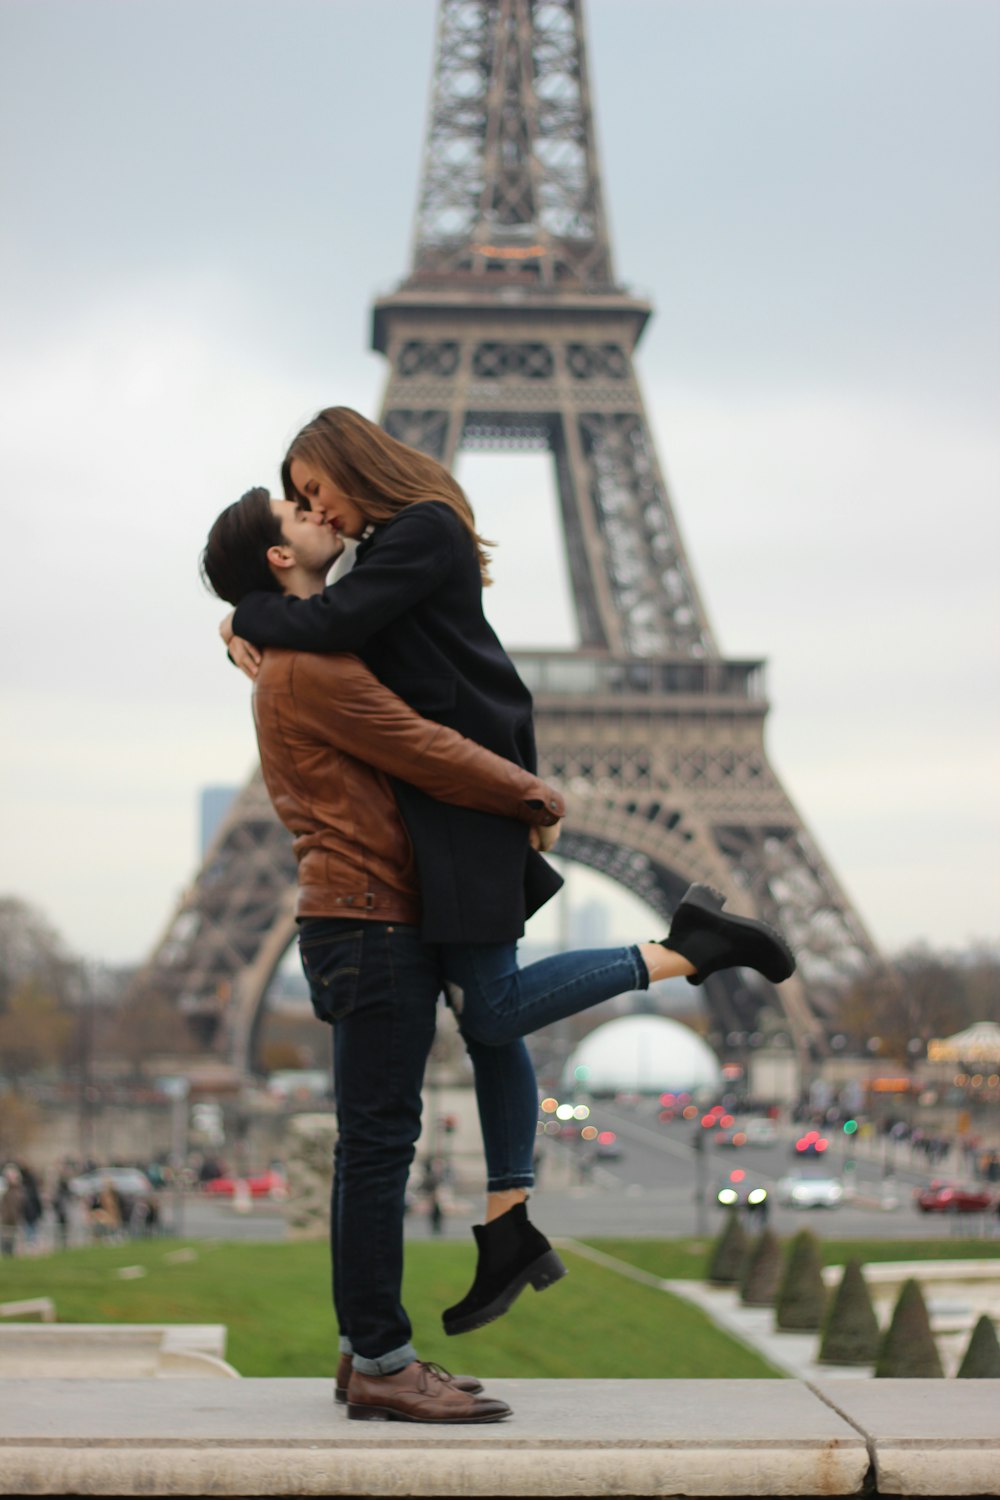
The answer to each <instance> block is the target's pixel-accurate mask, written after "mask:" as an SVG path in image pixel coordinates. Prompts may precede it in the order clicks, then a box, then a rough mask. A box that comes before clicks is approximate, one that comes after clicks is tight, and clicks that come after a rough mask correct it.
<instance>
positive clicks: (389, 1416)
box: [347, 1401, 512, 1427]
mask: <svg viewBox="0 0 1000 1500" xmlns="http://www.w3.org/2000/svg"><path fill="white" fill-rule="evenodd" d="M347 1415H348V1417H349V1419H350V1420H351V1421H352V1422H423V1423H434V1424H436V1425H437V1426H439V1427H440V1426H443V1425H445V1424H446V1423H462V1424H465V1423H469V1422H503V1421H505V1420H506V1419H507V1417H509V1416H511V1415H512V1413H511V1412H510V1411H509V1410H508V1411H499V1412H490V1414H489V1416H486V1417H458V1416H455V1417H411V1416H409V1415H407V1413H405V1412H401V1411H395V1410H394V1409H393V1408H392V1407H391V1406H356V1405H355V1404H354V1403H352V1402H350V1401H348V1403H347Z"/></svg>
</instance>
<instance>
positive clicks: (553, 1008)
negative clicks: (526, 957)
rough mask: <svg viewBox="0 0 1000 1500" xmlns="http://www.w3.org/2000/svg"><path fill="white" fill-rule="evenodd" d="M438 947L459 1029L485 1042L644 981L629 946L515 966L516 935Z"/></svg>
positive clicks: (510, 1036)
mask: <svg viewBox="0 0 1000 1500" xmlns="http://www.w3.org/2000/svg"><path fill="white" fill-rule="evenodd" d="M645 946H648V947H651V948H656V947H659V945H658V944H648V945H645ZM441 951H442V954H443V958H444V971H445V975H446V978H447V992H448V999H449V1004H450V1005H451V1007H452V1009H453V1010H454V1011H455V1014H456V1015H457V1016H458V1021H459V1025H460V1027H461V1029H462V1033H463V1035H464V1036H465V1037H466V1038H467V1039H472V1040H473V1041H477V1042H481V1043H484V1044H485V1045H486V1046H492V1047H499V1046H503V1045H504V1044H506V1043H509V1042H511V1041H514V1040H516V1039H517V1038H518V1037H523V1036H527V1035H528V1034H529V1033H530V1032H532V1031H537V1030H538V1029H539V1027H541V1026H549V1025H551V1024H552V1023H553V1022H554V1021H562V1020H565V1018H566V1017H567V1016H575V1015H576V1014H577V1013H578V1012H579V1011H581V1010H587V1009H589V1007H590V1006H592V1005H599V1004H600V1003H601V1001H602V1000H610V999H612V998H613V997H614V996H615V995H621V994H624V993H625V992H626V991H628V990H644V989H647V988H648V987H649V978H650V975H649V969H648V968H647V966H646V962H645V960H644V958H643V956H642V953H641V951H640V949H639V948H637V947H631V948H593V949H582V950H581V951H579V952H577V953H557V954H555V955H553V957H552V958H543V959H541V960H540V961H539V962H538V963H535V964H529V965H528V967H527V968H525V969H520V968H518V964H517V944H516V943H479V944H472V943H463V944H460V943H449V944H446V945H444V946H443V947H442V950H441ZM664 951H666V950H664Z"/></svg>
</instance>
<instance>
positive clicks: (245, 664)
mask: <svg viewBox="0 0 1000 1500" xmlns="http://www.w3.org/2000/svg"><path fill="white" fill-rule="evenodd" d="M235 613H236V611H235V610H233V613H232V614H228V615H227V616H226V618H225V619H224V620H223V622H222V624H221V625H220V626H219V634H220V635H221V636H222V639H223V640H224V641H225V643H226V650H227V651H228V652H229V660H230V661H231V662H232V663H233V665H234V666H236V667H239V669H240V671H241V672H243V673H244V674H245V675H246V676H247V677H249V679H250V681H251V682H253V680H254V678H255V677H256V676H257V673H258V671H259V670H260V652H259V651H258V650H257V647H256V646H252V645H251V644H250V642H249V641H245V640H244V639H243V637H242V636H241V635H233V614H235Z"/></svg>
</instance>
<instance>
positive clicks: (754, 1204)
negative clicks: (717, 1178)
mask: <svg viewBox="0 0 1000 1500" xmlns="http://www.w3.org/2000/svg"><path fill="white" fill-rule="evenodd" d="M767 1198H768V1195H767V1188H766V1187H765V1186H764V1185H763V1183H761V1182H755V1181H754V1179H753V1178H752V1177H750V1178H744V1179H743V1181H742V1182H733V1180H732V1179H731V1178H730V1179H729V1180H728V1181H727V1182H720V1183H719V1185H718V1187H717V1188H716V1190H715V1199H716V1202H717V1203H719V1204H721V1205H722V1207H723V1208H746V1209H763V1208H764V1206H765V1205H766V1203H767Z"/></svg>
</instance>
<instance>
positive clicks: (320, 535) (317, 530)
mask: <svg viewBox="0 0 1000 1500" xmlns="http://www.w3.org/2000/svg"><path fill="white" fill-rule="evenodd" d="M271 509H272V510H273V512H274V514H275V515H276V516H277V518H278V521H279V522H280V524H281V535H282V536H283V537H284V539H285V545H286V546H287V547H288V548H290V550H291V551H292V553H293V554H294V557H295V561H296V562H297V563H298V564H299V565H300V567H303V568H305V569H306V570H307V572H309V573H315V574H317V575H318V574H320V573H322V574H324V575H325V574H326V573H327V572H328V571H329V569H330V568H331V566H332V565H333V563H334V562H335V561H336V559H337V558H338V557H339V556H340V554H341V553H342V552H343V550H344V542H343V538H342V537H339V536H338V535H337V533H336V532H335V531H334V529H333V527H332V526H330V525H329V523H328V522H327V521H325V520H324V518H323V516H322V515H321V514H320V513H319V512H318V511H313V510H303V509H302V507H301V506H300V505H296V504H295V502H294V501H293V500H272V501H271Z"/></svg>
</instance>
